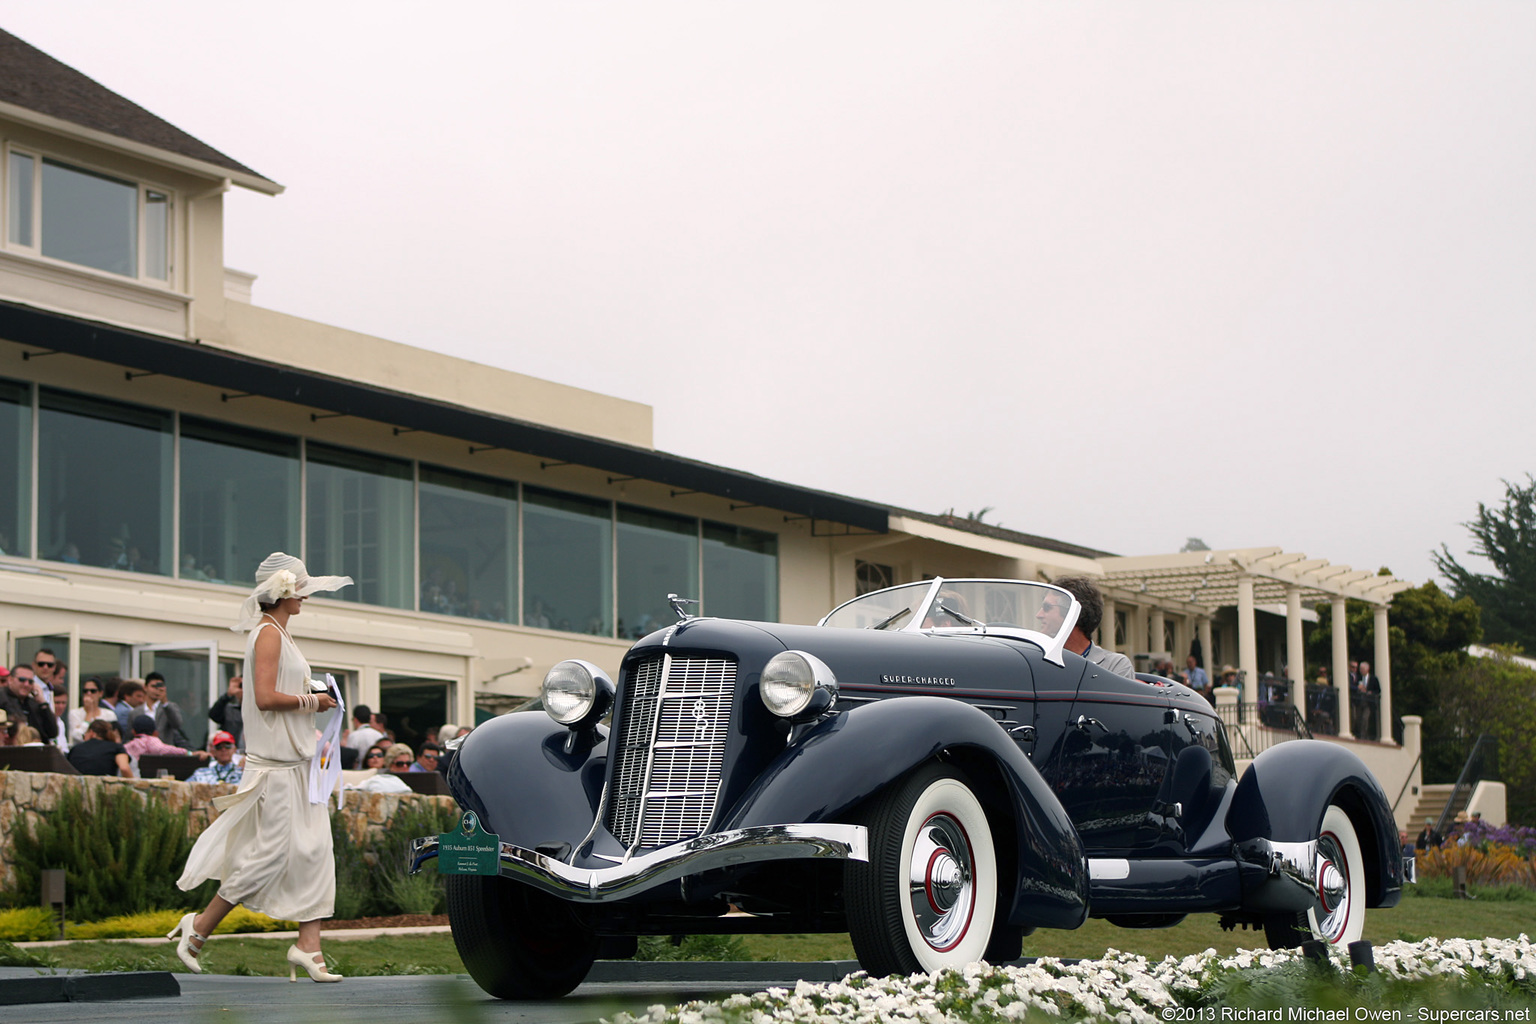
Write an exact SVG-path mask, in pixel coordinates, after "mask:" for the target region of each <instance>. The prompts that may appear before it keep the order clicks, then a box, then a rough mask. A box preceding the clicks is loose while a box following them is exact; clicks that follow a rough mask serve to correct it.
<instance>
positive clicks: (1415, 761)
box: [1392, 752, 1424, 814]
mask: <svg viewBox="0 0 1536 1024" xmlns="http://www.w3.org/2000/svg"><path fill="white" fill-rule="evenodd" d="M1423 760H1424V754H1423V753H1422V752H1421V753H1420V754H1419V756H1418V757H1416V758H1414V759H1413V764H1412V765H1410V766H1409V768H1408V777H1407V778H1406V779H1404V780H1403V788H1402V789H1400V790H1398V791H1397V799H1396V800H1393V801H1392V813H1393V814H1396V813H1397V805H1398V804H1400V803H1402V802H1403V794H1404V793H1406V792H1408V783H1410V782H1412V781H1413V770H1414V769H1415V768H1417V767H1418V766H1419V764H1420V763H1421V762H1422V761H1423Z"/></svg>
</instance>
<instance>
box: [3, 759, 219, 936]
mask: <svg viewBox="0 0 1536 1024" xmlns="http://www.w3.org/2000/svg"><path fill="white" fill-rule="evenodd" d="M13 832H14V835H13V836H12V837H11V863H12V865H13V867H14V868H15V869H16V884H15V888H14V889H13V890H12V891H10V892H9V893H6V894H5V903H6V904H7V905H8V906H13V907H21V906H26V905H28V904H35V903H36V902H37V899H38V894H39V893H40V892H41V891H42V885H41V875H40V872H41V871H42V870H43V869H45V868H63V869H64V872H65V874H64V898H65V901H66V902H65V917H66V918H67V919H68V920H71V921H99V920H101V919H102V918H106V917H114V916H117V915H121V914H140V913H144V912H146V911H151V910H161V909H164V908H167V907H185V906H192V905H194V904H196V905H202V904H205V903H207V902H208V900H210V899H211V898H212V897H213V894H214V893H215V892H216V891H217V889H218V883H216V882H207V883H205V884H203V885H201V886H198V888H197V889H195V890H193V891H192V892H190V893H184V892H182V891H181V890H180V889H178V888H176V878H177V875H178V874H179V873H180V870H181V866H182V865H183V864H185V863H186V860H187V854H188V853H189V852H190V851H191V849H192V842H193V840H192V839H191V838H190V837H189V836H188V835H187V813H186V812H185V811H180V812H178V811H172V810H170V809H169V808H167V807H165V806H164V805H163V804H160V803H157V802H155V801H152V800H145V799H143V798H142V797H140V796H139V795H138V794H137V793H136V792H135V791H134V790H133V789H131V788H129V787H127V786H108V787H103V788H102V789H100V790H98V791H96V795H95V798H94V799H87V797H86V796H85V793H84V791H82V790H80V789H75V788H69V789H66V790H64V791H63V792H62V793H61V794H60V795H59V803H58V806H57V807H55V808H54V809H53V811H51V812H50V813H48V814H46V815H41V816H39V817H38V819H37V821H36V822H35V823H33V824H28V823H27V822H26V821H25V820H18V821H17V827H16V828H15V829H14V830H13Z"/></svg>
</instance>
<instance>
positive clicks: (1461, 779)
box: [1435, 732, 1498, 836]
mask: <svg viewBox="0 0 1536 1024" xmlns="http://www.w3.org/2000/svg"><path fill="white" fill-rule="evenodd" d="M1497 742H1498V741H1497V740H1495V739H1494V738H1493V736H1492V735H1490V734H1488V733H1486V732H1485V733H1483V734H1482V735H1481V736H1479V737H1478V738H1477V742H1476V743H1474V744H1472V752H1471V753H1470V754H1468V755H1467V762H1466V764H1464V765H1462V766H1461V774H1460V775H1458V776H1456V785H1454V786H1452V787H1451V798H1450V799H1449V800H1447V801H1446V802H1445V809H1444V810H1442V811H1441V812H1440V819H1439V820H1438V821H1436V822H1435V832H1437V833H1438V834H1440V835H1442V836H1443V835H1445V823H1446V819H1447V818H1449V817H1451V816H1453V815H1454V814H1455V813H1456V812H1455V811H1454V810H1453V809H1452V808H1454V807H1455V806H1456V802H1457V801H1458V800H1459V799H1460V798H1461V790H1462V787H1464V786H1467V785H1468V782H1469V780H1468V776H1469V775H1472V774H1474V773H1473V768H1474V762H1476V761H1477V759H1478V757H1479V755H1481V754H1482V752H1483V748H1484V747H1485V746H1493V745H1495V744H1496V743H1497ZM1476 767H1478V768H1479V769H1480V768H1481V765H1480V764H1478V765H1476ZM1476 774H1477V775H1478V777H1479V778H1481V771H1478V772H1477V773H1476ZM1469 795H1470V794H1469Z"/></svg>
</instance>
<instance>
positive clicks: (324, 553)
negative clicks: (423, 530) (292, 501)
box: [305, 444, 415, 608]
mask: <svg viewBox="0 0 1536 1024" xmlns="http://www.w3.org/2000/svg"><path fill="white" fill-rule="evenodd" d="M308 463H309V466H308V473H309V491H308V495H307V497H306V502H307V504H308V516H307V519H308V522H307V523H306V524H305V525H306V528H307V530H308V534H307V540H308V552H307V554H306V556H305V561H306V562H307V563H308V565H309V570H310V572H313V573H315V574H316V575H320V576H351V577H352V580H353V586H350V587H343V588H342V589H341V590H338V591H336V592H335V594H334V596H336V597H339V598H341V599H342V600H344V601H362V602H366V603H368V604H382V605H386V606H388V607H390V608H410V607H412V606H413V605H414V604H415V601H414V600H413V599H412V597H413V595H412V593H411V591H412V589H413V584H414V579H413V577H414V576H415V571H414V570H415V559H414V558H413V557H412V546H413V544H414V537H413V533H414V528H415V525H414V522H413V514H412V490H413V486H412V483H411V464H410V463H408V462H401V461H398V460H396V459H386V458H383V457H381V456H378V455H367V454H364V453H363V452H354V451H347V450H345V449H342V448H331V447H328V446H326V445H320V444H311V445H309V447H308Z"/></svg>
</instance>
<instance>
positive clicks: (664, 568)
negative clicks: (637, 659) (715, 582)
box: [618, 505, 699, 639]
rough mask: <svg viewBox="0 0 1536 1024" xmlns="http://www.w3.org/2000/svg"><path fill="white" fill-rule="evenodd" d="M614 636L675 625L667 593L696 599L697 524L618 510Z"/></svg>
mask: <svg viewBox="0 0 1536 1024" xmlns="http://www.w3.org/2000/svg"><path fill="white" fill-rule="evenodd" d="M618 535H619V636H623V637H629V638H631V639H639V638H640V637H642V636H645V635H646V634H647V633H650V632H653V631H654V630H657V629H661V628H662V627H664V626H669V625H671V624H672V623H674V622H676V621H677V615H676V613H675V612H673V611H672V606H671V605H669V604H668V603H667V595H668V594H678V595H680V596H682V597H691V598H694V599H695V600H697V598H698V594H697V591H698V589H699V521H698V520H697V519H684V518H682V517H680V516H669V515H667V514H665V513H662V512H652V511H649V510H647V509H639V508H629V507H627V506H624V505H620V506H619V528H618Z"/></svg>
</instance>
